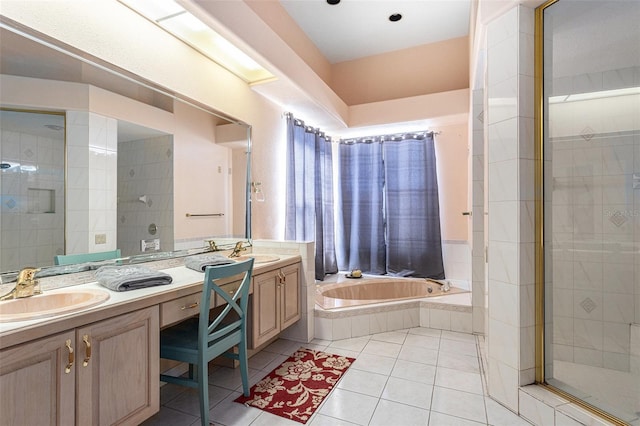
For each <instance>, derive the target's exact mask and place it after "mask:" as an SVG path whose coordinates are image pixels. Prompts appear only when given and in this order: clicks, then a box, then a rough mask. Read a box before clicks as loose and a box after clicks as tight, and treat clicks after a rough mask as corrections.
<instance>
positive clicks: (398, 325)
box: [387, 311, 405, 331]
mask: <svg viewBox="0 0 640 426" xmlns="http://www.w3.org/2000/svg"><path fill="white" fill-rule="evenodd" d="M402 316H403V312H402V311H389V312H387V330H388V331H393V330H401V329H403V328H405V327H404V322H403V319H402Z"/></svg>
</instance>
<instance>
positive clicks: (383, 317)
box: [369, 312, 387, 334]
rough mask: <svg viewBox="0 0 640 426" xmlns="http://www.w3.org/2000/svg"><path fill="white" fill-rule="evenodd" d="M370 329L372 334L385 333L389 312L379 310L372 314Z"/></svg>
mask: <svg viewBox="0 0 640 426" xmlns="http://www.w3.org/2000/svg"><path fill="white" fill-rule="evenodd" d="M369 331H370V332H371V333H372V334H375V333H384V332H386V331H387V313H386V312H379V313H375V314H371V316H370V317H369Z"/></svg>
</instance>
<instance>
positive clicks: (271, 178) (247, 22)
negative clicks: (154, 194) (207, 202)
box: [3, 1, 468, 239]
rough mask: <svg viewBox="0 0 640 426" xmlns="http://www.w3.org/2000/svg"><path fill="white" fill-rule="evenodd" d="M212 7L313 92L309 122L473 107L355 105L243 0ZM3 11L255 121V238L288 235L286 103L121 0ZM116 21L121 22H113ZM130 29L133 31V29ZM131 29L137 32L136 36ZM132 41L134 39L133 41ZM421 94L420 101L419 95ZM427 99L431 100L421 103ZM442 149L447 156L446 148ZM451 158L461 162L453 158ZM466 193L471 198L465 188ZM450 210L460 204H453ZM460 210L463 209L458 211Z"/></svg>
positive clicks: (181, 229)
mask: <svg viewBox="0 0 640 426" xmlns="http://www.w3.org/2000/svg"><path fill="white" fill-rule="evenodd" d="M206 6H207V8H211V9H212V10H211V13H213V12H214V11H215V12H216V14H213V15H212V16H215V19H217V20H219V21H220V22H221V23H222V24H223V25H228V26H229V30H228V31H229V32H231V31H233V32H235V33H236V37H239V38H243V40H244V42H245V43H249V44H250V45H251V46H252V47H253V48H255V49H256V51H258V52H259V53H261V54H262V55H263V56H265V57H267V58H268V61H270V62H271V63H272V64H276V65H277V66H278V68H279V69H280V70H282V71H287V73H288V74H287V75H285V76H283V78H284V79H289V78H290V79H291V80H290V81H293V82H294V83H295V85H296V87H304V88H305V90H306V93H307V96H309V98H311V99H313V101H314V105H315V106H316V107H317V108H316V111H317V112H316V114H315V115H314V116H309V117H300V118H302V119H304V120H305V121H308V122H310V123H319V122H320V121H322V120H323V119H324V118H325V117H326V116H333V117H337V118H340V117H343V118H344V119H345V122H346V121H347V120H346V118H347V117H349V116H351V118H354V120H352V123H350V125H351V126H356V127H357V126H361V125H365V124H363V123H367V124H366V125H374V124H387V123H390V122H394V123H397V122H403V121H408V120H419V119H420V120H428V119H430V118H433V116H434V115H435V116H439V118H442V119H443V120H444V121H443V122H447V117H446V116H451V115H455V116H456V117H457V118H456V120H457V119H459V118H460V117H459V116H460V115H464V114H465V111H468V105H467V104H468V101H467V102H465V107H464V108H462V109H460V108H458V106H457V104H458V103H457V102H453V104H454V108H448V107H447V108H445V109H444V111H443V110H442V104H440V103H439V102H438V101H437V99H436V98H438V97H439V95H441V94H434V95H424V96H418V97H411V98H403V99H402V100H401V101H406V105H407V106H408V105H413V106H414V108H409V107H407V108H404V107H403V108H404V109H402V111H404V112H402V113H399V112H398V108H397V105H398V103H397V102H398V101H400V100H398V99H395V100H394V101H388V102H389V103H387V102H380V103H374V104H366V105H357V106H354V107H351V108H349V107H347V105H346V104H345V103H343V102H342V101H341V100H340V99H339V97H338V96H336V95H335V93H333V92H332V91H331V90H330V89H329V88H328V86H327V85H326V84H325V83H324V82H323V81H322V80H321V79H320V78H319V77H318V76H317V75H316V74H314V73H313V72H312V71H311V70H310V67H308V66H307V65H306V64H305V63H304V61H303V60H302V59H300V58H299V57H298V56H296V55H295V54H294V52H293V50H292V49H291V48H290V47H289V46H288V45H287V44H285V43H284V42H283V41H282V40H281V39H280V38H279V36H277V35H276V34H274V32H273V31H271V30H270V28H269V27H268V26H267V25H266V24H265V23H264V22H262V21H259V18H258V17H257V15H256V13H255V12H253V11H252V10H251V9H250V8H249V6H247V5H246V4H245V3H244V2H228V3H227V2H225V5H224V7H223V6H222V5H221V4H219V3H218V2H211V3H207V4H206ZM3 14H4V15H7V16H8V17H9V18H11V19H14V20H16V21H18V22H20V23H22V24H24V25H26V26H28V27H32V28H34V29H36V30H38V31H40V32H42V33H45V34H47V35H49V36H51V37H53V38H54V39H59V40H62V41H63V42H65V43H67V44H69V45H71V46H73V47H75V48H77V49H79V50H81V51H84V52H87V53H88V54H90V55H93V56H96V57H99V58H101V59H102V60H105V61H107V62H110V63H113V64H115V65H117V66H119V67H121V68H123V69H125V70H127V71H130V72H132V73H135V74H139V75H141V76H143V77H144V78H146V79H147V80H149V81H151V82H153V83H155V84H158V85H160V86H163V87H166V88H168V89H169V90H171V91H174V92H176V93H181V94H183V95H184V96H186V97H189V98H192V99H195V100H197V101H198V102H201V103H202V104H204V105H208V106H210V107H211V108H214V109H216V110H219V111H223V112H224V113H226V114H229V115H230V116H232V117H235V118H237V119H239V120H242V121H244V122H246V123H249V124H251V125H252V128H253V149H254V152H253V164H252V172H253V175H254V180H259V181H261V182H262V185H263V190H264V192H265V198H266V200H265V202H264V203H254V211H253V225H254V227H253V230H254V238H273V239H278V238H282V237H283V235H284V231H283V229H284V198H285V197H284V194H285V158H286V156H285V153H286V145H285V137H284V135H285V125H284V119H283V118H282V112H283V107H279V106H277V105H275V104H273V103H271V102H270V101H269V100H267V99H266V98H264V97H263V96H261V95H259V94H258V93H256V92H255V91H254V90H252V87H250V86H248V85H247V84H246V83H245V82H243V81H242V80H240V79H238V78H237V77H235V76H233V75H232V74H230V73H229V72H227V71H226V70H224V69H222V68H221V67H219V66H218V65H216V64H215V63H213V62H211V61H208V60H206V59H205V58H203V57H202V56H200V55H199V54H197V52H195V51H194V50H193V49H190V48H188V47H187V46H185V45H184V44H182V43H181V42H179V41H177V40H176V39H175V38H173V37H171V36H169V35H168V34H166V33H164V32H163V31H161V30H158V28H157V27H156V26H155V25H153V24H151V23H149V22H148V21H146V20H144V19H143V18H141V17H139V16H138V15H136V14H133V13H131V12H130V11H129V10H128V9H127V8H126V7H124V6H123V5H122V4H121V3H118V2H89V3H87V2H78V1H74V2H38V3H37V4H33V3H31V2H8V3H7V6H6V7H5V5H4V4H3ZM240 15H242V16H240ZM245 15H246V16H245ZM239 18H242V19H239ZM112 22H118V23H119V24H118V25H111V23H112ZM234 25H235V26H234ZM129 28H130V29H131V31H127V29H129ZM133 29H135V36H133V35H132V34H133ZM132 40H135V41H136V42H135V43H132V42H131V41H132ZM149 46H162V51H163V52H164V54H163V55H157V54H155V53H154V52H155V51H154V50H153V49H149ZM465 49H466V47H465ZM462 68H463V69H466V68H465V67H462ZM457 92H458V91H455V90H454V91H452V92H446V93H447V94H449V93H455V94H456V95H455V96H454V97H456V98H457V96H458V93H457ZM463 92H464V93H467V95H466V96H468V90H466V92H465V91H464V90H463V91H461V93H462V94H460V96H465V95H464V93H463ZM445 97H446V96H445ZM416 99H418V100H419V101H418V102H416ZM425 102H426V103H425ZM425 105H426V106H427V107H426V108H423V107H425ZM447 105H448V104H447ZM465 108H466V110H465ZM385 110H386V114H384V111H385ZM356 117H357V119H355V118H356ZM447 123H448V122H447ZM440 124H441V123H440ZM188 144H189V142H188V141H187V142H186V145H184V147H178V148H177V149H178V150H182V149H184V151H183V153H185V154H186V153H187V152H188V151H189V149H187V147H188V146H189V145H188ZM212 149H213V148H212ZM441 155H444V156H445V158H449V156H448V155H447V154H441ZM178 157H180V158H178ZM191 159H192V156H190V155H182V153H181V152H176V173H177V174H178V175H179V176H180V177H178V178H177V179H180V180H181V182H188V178H187V177H186V176H187V174H186V172H185V171H184V170H182V171H181V170H180V169H181V168H183V167H184V168H188V167H189V164H190V163H189V161H191ZM447 161H449V160H447ZM452 164H453V166H452V167H453V168H455V164H456V163H455V158H454V163H452ZM444 169H447V168H446V167H445V168H444ZM182 173H184V175H183V174H182ZM183 178H184V180H183ZM443 181H444V182H446V181H448V178H443ZM190 183H191V182H188V183H187V184H190ZM180 185H181V183H179V182H176V184H175V188H176V191H177V192H178V191H191V188H190V187H189V186H187V187H186V188H183V187H181V186H180ZM446 191H448V190H446ZM461 199H463V200H466V193H465V194H464V195H463V196H462V197H461ZM181 202H186V199H184V200H182V201H178V200H176V213H175V216H176V218H178V217H179V216H180V215H181V214H183V213H184V212H181V213H179V212H178V208H183V207H181V204H180V203H181ZM189 207H192V205H190V206H189ZM184 208H186V207H184ZM449 210H459V209H458V207H455V208H452V209H448V211H449ZM455 213H456V215H458V214H459V213H460V212H459V211H457V212H455ZM176 220H178V219H176ZM448 229H449V226H448V225H447V231H446V232H447V235H449V236H447V237H446V238H448V239H458V238H457V237H455V235H457V233H458V231H457V230H456V229H457V228H456V226H453V227H452V228H451V229H454V231H451V232H450V231H449V230H448ZM191 232H192V230H191V229H190V227H189V226H188V225H187V224H179V223H176V239H180V238H187V237H188V236H189V235H190V233H191ZM452 235H453V236H452ZM460 239H464V238H460Z"/></svg>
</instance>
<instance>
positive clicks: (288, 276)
mask: <svg viewBox="0 0 640 426" xmlns="http://www.w3.org/2000/svg"><path fill="white" fill-rule="evenodd" d="M252 300H253V301H252V303H253V309H252V317H253V318H252V321H251V323H252V324H251V325H252V327H251V330H252V336H251V343H252V347H253V348H257V347H259V346H261V345H262V344H264V343H266V342H268V341H269V340H270V339H272V338H274V337H276V336H277V335H278V334H280V332H281V331H282V330H284V329H286V328H287V327H289V326H290V325H292V324H293V323H295V322H296V321H298V320H299V319H300V263H296V264H293V265H289V266H285V267H282V268H278V269H275V270H271V271H268V272H264V273H261V274H258V275H255V276H254V277H253V296H252Z"/></svg>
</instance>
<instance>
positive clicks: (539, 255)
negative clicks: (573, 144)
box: [534, 0, 627, 426]
mask: <svg viewBox="0 0 640 426" xmlns="http://www.w3.org/2000/svg"><path fill="white" fill-rule="evenodd" d="M559 1H561V0H548V1H547V2H545V3H543V4H542V5H540V6H539V7H537V8H536V9H535V32H534V34H535V36H534V41H535V45H534V52H535V53H534V55H535V58H534V60H535V61H534V66H535V70H534V99H535V105H534V141H535V147H534V155H535V157H534V161H535V181H534V182H535V189H534V191H535V324H536V325H535V380H536V383H537V384H538V385H540V386H543V387H544V388H545V389H547V390H549V391H551V392H553V393H555V394H557V395H559V396H561V397H563V398H565V399H567V400H569V401H570V402H572V403H574V404H576V405H578V406H580V407H581V408H584V409H585V410H587V411H589V412H591V413H594V414H596V415H597V416H600V417H602V418H604V419H606V420H607V421H609V422H611V423H613V424H615V425H621V426H623V425H626V424H627V423H626V422H624V421H623V420H621V419H619V418H617V417H615V416H613V415H612V414H610V413H608V412H606V411H604V410H602V409H600V408H598V407H596V406H593V405H591V404H589V403H587V402H586V401H584V400H582V399H580V398H578V397H577V396H574V395H572V394H570V393H567V392H566V391H564V390H562V389H559V388H557V387H555V386H553V385H551V384H549V383H547V382H546V379H545V377H546V376H545V362H546V360H545V345H546V342H545V337H546V334H545V326H546V321H545V284H546V282H545V244H544V229H545V217H544V216H545V215H544V153H545V152H544V137H545V123H544V112H545V103H544V11H545V9H547V8H548V7H550V6H552V5H553V4H555V3H557V2H559ZM552 324H553V323H552V322H551V323H550V324H549V325H552Z"/></svg>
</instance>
